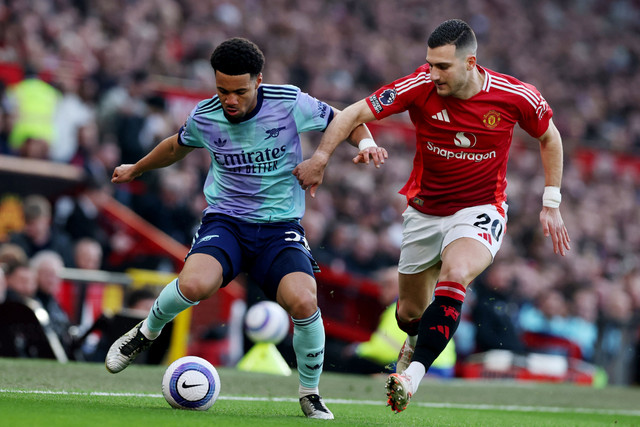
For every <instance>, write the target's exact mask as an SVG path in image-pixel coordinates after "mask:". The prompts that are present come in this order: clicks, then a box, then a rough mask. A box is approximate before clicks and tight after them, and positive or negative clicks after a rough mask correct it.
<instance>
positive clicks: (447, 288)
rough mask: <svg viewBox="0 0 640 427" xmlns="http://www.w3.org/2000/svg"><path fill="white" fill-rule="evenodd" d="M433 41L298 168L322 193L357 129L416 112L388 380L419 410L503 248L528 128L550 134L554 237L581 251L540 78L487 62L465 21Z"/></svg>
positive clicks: (393, 391)
mask: <svg viewBox="0 0 640 427" xmlns="http://www.w3.org/2000/svg"><path fill="white" fill-rule="evenodd" d="M427 45H428V48H427V58H426V64H424V65H423V66H421V67H419V68H418V69H417V70H416V71H415V72H413V73H412V74H410V75H408V76H406V77H403V78H400V79H398V80H396V81H395V82H393V83H391V84H389V85H386V86H384V87H382V88H380V89H378V90H377V91H375V92H374V93H373V94H372V95H371V96H370V97H368V98H366V99H363V100H361V101H358V102H356V103H355V104H352V105H351V106H349V107H347V108H346V109H345V110H344V111H343V112H342V113H341V114H340V115H339V116H338V117H337V118H336V119H335V120H334V121H333V122H332V123H331V125H330V126H329V127H328V128H327V130H326V131H325V133H324V135H323V137H322V140H321V142H320V145H319V146H318V148H317V150H316V152H315V153H314V154H313V156H312V157H311V158H310V159H308V160H306V161H305V162H303V163H301V164H300V165H298V167H297V168H296V169H295V170H294V172H293V173H294V174H295V175H296V177H297V178H298V181H299V182H300V185H302V187H303V188H305V189H306V188H310V189H311V195H312V196H313V195H314V194H315V191H316V189H317V186H318V185H319V184H320V183H322V177H323V173H324V169H325V167H326V165H327V162H328V161H329V157H330V156H331V154H332V153H333V150H334V149H335V148H336V146H337V145H338V144H339V143H340V142H341V141H343V140H345V139H346V137H347V135H349V132H351V130H352V129H353V128H354V127H355V126H357V125H358V124H360V123H366V122H369V121H372V120H380V119H383V118H385V117H388V116H390V115H392V114H397V113H401V112H404V111H408V112H409V117H410V118H411V121H412V122H413V124H414V126H415V128H416V155H415V158H414V161H413V170H412V171H411V176H410V177H409V180H408V182H407V184H406V185H405V186H404V188H403V189H402V190H401V193H403V194H405V195H406V196H407V202H408V207H407V209H406V211H405V212H404V213H403V227H402V229H403V236H402V246H401V253H400V260H399V264H398V272H399V280H400V290H399V298H398V305H397V309H396V318H397V321H398V325H399V327H400V328H401V329H402V330H404V331H405V332H407V340H406V341H405V344H404V346H403V347H402V350H401V352H400V355H399V358H398V363H397V366H396V373H394V374H391V375H390V376H389V378H388V380H387V383H386V388H387V396H388V399H389V400H388V405H389V406H391V409H392V410H393V411H395V412H400V411H402V410H404V409H405V408H406V407H407V404H408V403H409V400H410V399H411V396H412V395H413V394H414V393H415V392H416V390H417V389H418V386H419V384H420V380H421V379H422V378H423V377H424V374H425V373H426V371H427V370H428V369H429V367H430V366H431V364H432V363H433V361H434V360H435V359H436V358H437V356H438V355H439V354H440V353H441V352H442V350H443V349H444V348H445V346H446V345H447V343H448V342H449V340H450V339H451V337H452V336H453V334H454V332H455V331H456V328H457V327H458V324H459V322H460V312H461V309H462V303H463V302H464V298H465V293H466V289H467V287H468V286H469V284H470V283H471V281H472V280H473V279H475V278H476V277H477V276H478V275H479V274H480V273H482V272H483V271H484V270H485V269H486V268H487V267H488V266H489V265H490V264H491V263H492V262H493V258H494V257H495V255H496V253H497V251H498V249H499V248H500V245H501V244H502V239H503V237H504V233H505V230H506V222H507V204H506V194H505V189H506V186H507V181H506V171H507V160H508V155H509V148H510V146H511V141H512V137H513V130H514V127H515V125H516V124H518V125H520V127H521V128H522V129H524V130H525V131H526V132H527V133H529V135H531V136H532V137H534V138H536V139H538V141H539V142H540V154H541V157H542V165H543V168H544V176H545V188H544V193H543V197H542V210H541V212H540V222H541V224H542V230H543V233H544V235H545V236H551V240H552V242H553V250H554V252H555V253H559V254H561V255H564V254H565V251H567V250H569V249H570V246H569V241H570V239H569V235H568V233H567V230H566V227H565V225H564V222H563V220H562V216H561V215H560V210H559V205H560V201H561V195H560V184H561V180H562V139H561V137H560V133H559V132H558V129H557V128H556V126H555V125H554V124H553V121H552V119H551V117H552V115H553V112H552V110H551V108H550V107H549V105H548V104H547V103H546V101H545V100H544V98H543V97H542V96H541V94H540V93H539V92H538V90H537V89H536V88H535V87H533V86H532V85H530V84H526V83H523V82H520V81H518V80H517V79H515V78H513V77H511V76H507V75H504V74H499V73H497V72H494V71H492V70H489V69H486V68H483V67H481V66H479V65H478V64H477V63H476V49H477V41H476V37H475V34H474V33H473V30H472V29H471V28H470V27H469V25H468V24H467V23H465V22H464V21H461V20H459V19H452V20H448V21H445V22H443V23H442V24H440V25H439V26H438V27H437V28H436V29H435V30H434V31H433V33H432V34H431V35H430V37H429V40H428V42H427ZM371 144H372V145H373V144H374V143H373V141H372V142H371Z"/></svg>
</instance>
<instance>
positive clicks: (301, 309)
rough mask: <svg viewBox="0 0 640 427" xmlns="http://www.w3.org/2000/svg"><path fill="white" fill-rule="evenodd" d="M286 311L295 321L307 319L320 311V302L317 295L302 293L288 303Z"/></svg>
mask: <svg viewBox="0 0 640 427" xmlns="http://www.w3.org/2000/svg"><path fill="white" fill-rule="evenodd" d="M285 309H286V310H287V311H288V312H289V314H290V315H291V317H293V318H294V319H306V318H307V317H310V316H312V315H313V313H315V312H316V311H317V310H318V301H317V300H316V297H315V295H313V294H311V293H308V292H302V293H300V294H299V295H296V297H295V298H293V299H292V300H290V301H288V302H287V305H286V307H285Z"/></svg>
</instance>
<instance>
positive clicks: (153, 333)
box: [140, 319, 162, 340]
mask: <svg viewBox="0 0 640 427" xmlns="http://www.w3.org/2000/svg"><path fill="white" fill-rule="evenodd" d="M140 332H142V335H144V336H145V337H147V339H149V340H155V339H156V338H158V337H159V336H160V332H162V330H159V331H152V330H150V329H149V328H148V327H147V319H144V321H143V322H142V326H140Z"/></svg>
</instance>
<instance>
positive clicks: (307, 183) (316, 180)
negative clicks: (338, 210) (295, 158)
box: [292, 153, 328, 197]
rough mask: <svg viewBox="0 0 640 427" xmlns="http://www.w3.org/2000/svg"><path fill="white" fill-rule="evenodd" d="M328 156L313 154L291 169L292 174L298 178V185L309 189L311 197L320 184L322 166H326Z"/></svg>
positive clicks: (314, 195)
mask: <svg viewBox="0 0 640 427" xmlns="http://www.w3.org/2000/svg"><path fill="white" fill-rule="evenodd" d="M327 162H328V158H326V159H325V158H324V157H323V156H321V155H319V154H317V153H316V154H314V155H313V156H311V158H310V159H307V160H305V161H303V162H302V163H300V164H298V166H296V167H295V169H293V172H292V173H293V175H294V176H295V177H296V178H298V182H299V183H300V187H302V189H303V190H305V191H306V190H309V194H310V195H311V197H316V190H317V189H318V186H319V185H320V184H322V179H323V177H324V168H325V167H326V166H327Z"/></svg>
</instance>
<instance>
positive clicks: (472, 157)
mask: <svg viewBox="0 0 640 427" xmlns="http://www.w3.org/2000/svg"><path fill="white" fill-rule="evenodd" d="M427 149H428V150H429V151H431V152H432V153H434V154H436V155H438V156H442V157H444V158H445V159H447V160H449V159H458V160H469V161H472V162H481V161H483V160H487V159H493V158H495V157H496V152H495V151H490V152H488V153H469V152H467V151H451V150H447V149H445V148H440V147H437V146H436V145H434V144H433V142H431V141H427Z"/></svg>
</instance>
